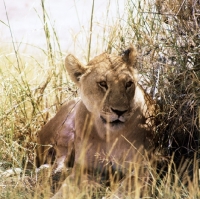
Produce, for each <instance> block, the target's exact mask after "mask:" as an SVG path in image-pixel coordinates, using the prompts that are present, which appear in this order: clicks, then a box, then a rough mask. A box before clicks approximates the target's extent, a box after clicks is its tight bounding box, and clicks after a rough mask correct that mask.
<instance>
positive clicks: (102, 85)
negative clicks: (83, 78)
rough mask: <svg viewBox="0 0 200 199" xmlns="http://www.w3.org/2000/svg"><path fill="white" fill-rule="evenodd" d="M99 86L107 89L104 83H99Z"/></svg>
mask: <svg viewBox="0 0 200 199" xmlns="http://www.w3.org/2000/svg"><path fill="white" fill-rule="evenodd" d="M99 86H100V87H102V88H105V89H108V85H107V83H106V82H105V81H102V82H99Z"/></svg>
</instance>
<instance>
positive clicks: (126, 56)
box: [122, 46, 137, 67]
mask: <svg viewBox="0 0 200 199" xmlns="http://www.w3.org/2000/svg"><path fill="white" fill-rule="evenodd" d="M122 59H123V61H125V62H126V63H127V64H128V65H131V66H133V67H134V66H135V64H136V62H137V50H136V48H135V47H134V46H130V47H129V48H128V49H126V50H124V51H123V53H122Z"/></svg>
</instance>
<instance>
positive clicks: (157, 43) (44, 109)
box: [0, 0, 200, 199]
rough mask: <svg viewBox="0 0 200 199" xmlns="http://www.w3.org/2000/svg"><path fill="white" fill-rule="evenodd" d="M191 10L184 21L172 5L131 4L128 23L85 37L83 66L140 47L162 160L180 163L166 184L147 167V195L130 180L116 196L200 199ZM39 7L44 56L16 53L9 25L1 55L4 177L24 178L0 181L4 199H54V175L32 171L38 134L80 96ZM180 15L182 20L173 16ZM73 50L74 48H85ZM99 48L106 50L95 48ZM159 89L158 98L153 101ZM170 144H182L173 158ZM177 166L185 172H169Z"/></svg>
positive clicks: (199, 93) (98, 191)
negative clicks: (15, 171) (155, 111)
mask: <svg viewBox="0 0 200 199" xmlns="http://www.w3.org/2000/svg"><path fill="white" fill-rule="evenodd" d="M191 3H192V1H188V4H187V5H185V9H186V11H187V12H186V13H187V15H184V14H183V11H184V10H182V9H183V8H182V7H181V5H180V2H179V1H178V0H177V1H175V5H176V6H175V7H173V6H172V5H171V2H170V1H166V2H165V4H162V3H160V1H156V4H154V3H153V2H149V3H148V2H146V3H144V2H143V1H141V2H140V3H139V2H136V3H134V1H131V0H127V1H126V7H125V10H124V15H123V18H120V19H116V20H115V21H114V22H113V23H112V25H110V24H108V23H107V21H105V22H102V21H101V22H99V24H100V26H101V27H102V26H103V24H104V27H103V29H102V32H99V33H98V34H90V33H89V32H88V33H87V32H83V33H82V34H86V35H83V36H85V37H87V38H89V40H88V45H87V46H82V49H87V50H85V52H84V55H85V57H86V60H87V59H88V58H89V57H92V56H94V55H95V54H96V53H97V52H100V51H103V50H106V51H108V52H117V53H120V52H121V50H122V49H124V47H125V46H126V45H128V44H129V43H133V44H135V45H136V46H137V48H138V52H139V58H138V70H139V72H140V74H141V77H142V78H141V79H140V83H141V84H142V85H143V86H144V87H145V88H146V89H147V90H150V95H152V96H154V98H155V100H157V102H158V104H159V105H160V112H159V113H158V119H159V125H158V127H157V140H158V141H157V142H156V143H157V144H158V153H159V154H161V155H162V156H163V157H166V156H170V155H171V157H173V155H174V157H175V158H174V160H175V163H173V162H172V158H170V161H169V162H170V163H169V164H168V167H167V169H166V170H165V173H166V175H164V176H163V177H161V175H159V173H162V172H161V171H162V166H161V167H160V168H161V169H160V171H159V172H155V167H154V166H152V165H151V164H148V165H149V166H148V167H147V170H148V172H149V173H150V176H151V178H150V179H149V181H148V182H147V183H146V184H145V186H144V187H143V188H142V189H140V187H139V182H137V181H135V182H132V181H131V180H128V179H127V180H126V181H125V182H124V184H122V185H121V187H120V190H119V191H120V192H121V194H122V195H123V194H124V196H125V197H126V198H139V195H140V193H141V192H142V193H143V198H152V199H153V198H162V199H163V198H167V199H169V198H170V199H171V198H176V199H177V198H180V199H182V198H194V199H195V198H198V197H200V195H199V193H200V190H199V173H198V170H199V153H198V152H199V151H198V148H199V143H198V142H199V135H198V133H199V123H200V122H199V120H200V111H199V110H200V108H199V104H200V90H199V88H200V65H199V63H200V60H199V51H200V47H199V46H200V40H199V34H200V32H199V28H197V27H196V24H198V23H199V21H198V20H199V15H198V5H194V4H191ZM41 4H42V11H43V13H42V16H41V20H42V21H44V22H45V23H44V24H45V25H44V33H45V36H46V42H47V49H41V48H40V47H39V46H38V47H37V48H38V49H39V50H40V52H41V53H40V56H39V55H38V54H27V53H26V52H23V53H22V52H19V51H18V50H17V48H16V46H17V44H16V43H15V42H14V39H13V36H12V29H11V27H10V25H9V23H6V24H8V28H9V30H10V33H11V38H12V40H11V43H12V45H11V46H5V48H3V49H1V52H0V80H1V81H0V82H1V84H0V91H1V98H0V104H1V105H0V160H1V161H0V176H1V175H2V176H3V172H4V171H6V170H8V169H12V168H13V169H14V168H21V169H22V173H21V174H20V175H14V176H11V177H2V176H1V177H0V198H49V196H50V191H51V180H50V178H48V177H47V176H49V175H50V174H48V175H47V174H46V173H45V175H44V176H45V177H44V176H38V175H37V174H36V173H35V171H34V169H33V168H34V156H35V154H34V149H35V146H36V143H35V136H36V132H37V131H38V130H39V129H40V128H41V127H42V126H43V125H44V124H45V123H46V122H47V121H48V120H49V119H50V118H51V117H52V116H53V115H54V114H55V113H56V111H57V110H58V108H59V107H60V105H61V104H62V103H63V102H64V101H66V100H69V99H72V98H73V97H75V96H77V89H76V88H75V87H74V85H73V83H71V82H70V81H69V79H68V77H67V75H66V72H65V69H64V65H63V64H64V62H63V59H64V57H65V54H64V53H63V52H62V51H61V48H60V42H59V39H58V37H57V34H56V30H55V29H54V27H53V26H51V23H50V21H51V17H50V16H49V15H48V11H47V10H46V7H45V2H44V1H41ZM188 5H190V6H191V5H192V8H193V13H196V15H189V14H188V13H190V12H189V7H187V6H188ZM195 6H196V7H195ZM91 8H92V5H91ZM108 9H109V4H108ZM93 12H95V4H94V10H93V9H92V12H91V21H90V22H91V24H90V30H92V27H93V25H94V24H93V23H94V21H93V18H92V15H93ZM108 12H109V10H107V13H108ZM116 12H117V11H116ZM178 12H179V15H176V14H177V13H178ZM168 13H170V14H168ZM180 13H182V15H180ZM107 15H108V14H107ZM8 21H9V18H8ZM95 37H96V38H95ZM74 42H75V43H74V46H76V45H78V46H79V45H80V44H78V42H77V43H76V41H74ZM95 42H96V43H97V44H98V43H101V44H102V45H100V46H98V45H95ZM53 44H56V45H53ZM98 48H99V49H98ZM38 57H40V58H38ZM41 77H42V78H41ZM155 89H156V90H157V91H158V92H156V93H155ZM193 137H195V140H196V141H195V142H194V140H193ZM173 139H175V140H176V141H177V142H178V144H177V145H176V144H174V145H173V147H174V148H175V150H174V149H173V147H171V148H169V147H168V143H169V140H173ZM175 143H176V142H175ZM181 146H182V147H181ZM177 151H178V152H177ZM181 158H183V163H185V162H186V161H187V160H189V159H191V160H194V161H192V163H191V165H192V166H189V167H187V165H186V163H185V164H183V163H181ZM174 164H175V165H179V164H180V166H179V168H178V169H177V170H176V171H174V172H172V169H173V168H174V167H173V165H174ZM190 171H191V172H192V173H193V174H194V179H193V180H192V181H191V180H190V179H189V177H188V176H189V174H188V172H190ZM47 172H48V171H47ZM40 175H42V174H40ZM180 176H181V177H180ZM126 186H128V187H129V188H128V191H127V190H126V188H125V187H126ZM41 187H42V188H41ZM132 187H134V189H132ZM69 190H70V197H69V198H82V197H83V196H85V197H86V198H92V197H94V195H95V196H96V198H99V197H100V196H102V195H103V196H104V195H107V196H108V197H109V196H111V197H112V196H113V195H116V194H117V191H112V190H110V189H109V188H105V187H100V188H99V187H98V186H88V187H86V188H83V189H82V190H81V191H80V190H78V189H77V187H74V186H73V185H69Z"/></svg>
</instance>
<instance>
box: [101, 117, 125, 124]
mask: <svg viewBox="0 0 200 199" xmlns="http://www.w3.org/2000/svg"><path fill="white" fill-rule="evenodd" d="M100 118H101V121H102V122H103V123H104V124H105V125H109V126H110V127H121V126H123V125H124V122H122V121H121V120H119V119H116V120H113V121H107V120H106V119H105V118H104V117H102V116H100Z"/></svg>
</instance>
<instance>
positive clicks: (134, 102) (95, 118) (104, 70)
mask: <svg viewBox="0 0 200 199" xmlns="http://www.w3.org/2000/svg"><path fill="white" fill-rule="evenodd" d="M136 60H137V52H136V50H135V48H134V47H130V48H128V49H127V50H126V51H124V53H123V54H122V55H121V56H116V55H112V54H107V53H103V54H101V55H99V56H97V57H95V58H94V59H93V60H91V61H90V62H89V63H88V64H87V65H83V64H82V63H80V62H79V61H78V60H77V59H76V58H75V57H74V56H73V55H71V54H70V55H68V56H67V57H66V59H65V66H66V69H67V72H68V74H69V76H70V78H71V79H72V81H74V82H75V84H76V85H77V86H78V88H79V92H80V100H78V101H71V102H68V103H67V104H66V105H64V106H63V107H61V109H60V111H59V112H58V113H57V114H56V116H55V117H54V118H53V119H52V120H50V122H49V123H47V125H46V126H45V127H44V128H43V129H42V130H41V131H40V132H39V134H38V143H39V144H41V145H47V144H52V145H53V147H54V148H55V150H56V163H57V168H56V169H57V170H60V169H61V168H62V167H64V166H65V165H66V161H67V162H70V158H71V153H73V150H74V149H75V159H74V168H73V169H74V172H73V171H72V173H73V175H81V173H82V174H83V173H84V174H87V175H88V174H91V176H93V177H94V179H95V180H96V179H97V177H96V176H97V175H100V176H101V177H100V178H98V179H100V182H101V179H102V176H103V177H104V178H105V174H106V175H108V179H109V177H110V175H115V173H116V172H118V173H120V172H121V173H122V175H124V174H125V173H126V170H128V169H129V168H130V167H131V166H130V165H133V164H136V163H138V162H141V161H142V160H143V158H144V154H145V151H146V152H148V150H150V148H151V140H152V135H153V134H152V133H153V127H154V123H153V115H154V103H153V101H152V100H151V98H150V97H149V96H148V95H147V94H146V93H145V92H144V90H143V89H142V88H141V86H140V85H139V84H138V75H137V70H136V68H135V66H136ZM74 133H75V137H74V136H73V135H74ZM46 149H47V148H45V147H43V148H41V150H40V151H39V161H40V164H41V163H44V162H45V160H44V159H45V158H46V157H44V155H43V154H47V153H46V152H45V150H46ZM106 165H109V166H108V167H107V166H106ZM119 178H121V177H119ZM59 194H61V192H60V193H59Z"/></svg>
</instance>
